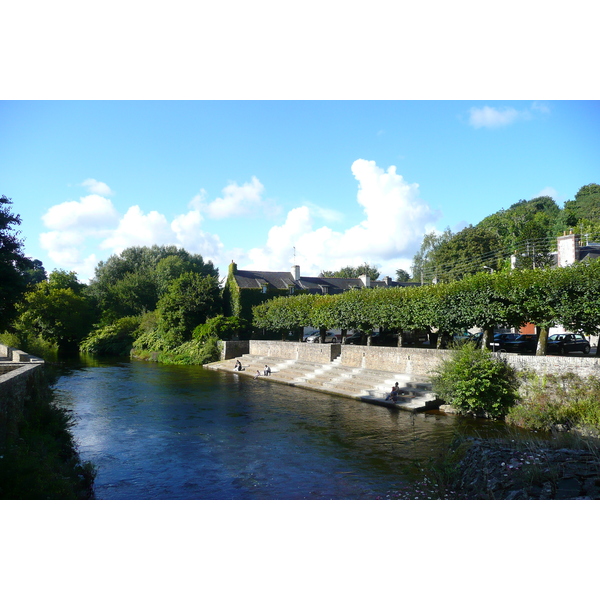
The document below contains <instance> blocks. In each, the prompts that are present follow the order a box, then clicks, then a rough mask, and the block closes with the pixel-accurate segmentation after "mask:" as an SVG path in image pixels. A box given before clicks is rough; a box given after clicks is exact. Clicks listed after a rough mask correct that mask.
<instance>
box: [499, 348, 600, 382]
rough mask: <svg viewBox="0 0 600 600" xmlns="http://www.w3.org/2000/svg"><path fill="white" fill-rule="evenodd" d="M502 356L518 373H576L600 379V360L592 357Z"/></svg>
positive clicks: (506, 354) (507, 354)
mask: <svg viewBox="0 0 600 600" xmlns="http://www.w3.org/2000/svg"><path fill="white" fill-rule="evenodd" d="M502 356H503V357H504V358H505V359H506V362H508V364H509V365H512V366H513V367H514V368H515V369H517V370H518V371H524V370H528V371H533V372H534V373H537V374H538V375H545V374H552V375H564V374H565V373H576V374H577V375H579V376H580V377H590V376H592V375H593V376H595V377H600V358H595V357H590V356H556V355H552V354H550V355H548V356H531V355H530V354H509V353H505V354H502Z"/></svg>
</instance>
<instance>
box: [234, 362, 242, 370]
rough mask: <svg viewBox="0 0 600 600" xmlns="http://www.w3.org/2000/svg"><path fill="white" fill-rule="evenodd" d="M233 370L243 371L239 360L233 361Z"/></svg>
mask: <svg viewBox="0 0 600 600" xmlns="http://www.w3.org/2000/svg"><path fill="white" fill-rule="evenodd" d="M233 370H234V371H243V370H244V367H242V363H241V362H240V361H239V360H236V361H235V366H234V367H233Z"/></svg>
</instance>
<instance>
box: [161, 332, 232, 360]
mask: <svg viewBox="0 0 600 600" xmlns="http://www.w3.org/2000/svg"><path fill="white" fill-rule="evenodd" d="M220 357H221V349H220V348H219V341H218V340H217V338H209V339H208V340H206V341H205V342H198V341H196V340H192V341H190V342H184V343H183V344H181V346H178V347H177V348H176V349H174V350H171V351H167V352H161V353H160V354H159V355H158V361H159V362H161V363H163V364H166V365H205V364H207V363H210V362H215V361H218V360H219V359H220Z"/></svg>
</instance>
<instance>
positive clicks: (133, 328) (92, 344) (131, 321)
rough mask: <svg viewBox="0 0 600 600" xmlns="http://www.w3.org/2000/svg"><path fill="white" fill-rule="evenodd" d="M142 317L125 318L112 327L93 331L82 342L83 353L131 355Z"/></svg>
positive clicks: (108, 326)
mask: <svg viewBox="0 0 600 600" xmlns="http://www.w3.org/2000/svg"><path fill="white" fill-rule="evenodd" d="M140 322H141V317H123V318H122V319H118V320H117V321H115V322H114V323H111V324H110V325H106V326H104V327H101V328H99V329H96V330H95V331H92V332H91V333H90V334H89V335H88V336H87V337H86V338H85V339H84V340H83V342H81V344H80V346H79V349H80V350H81V352H89V353H90V354H102V355H105V356H123V355H126V354H129V352H130V350H131V347H132V345H133V341H134V339H135V338H136V335H137V332H138V328H139V326H140Z"/></svg>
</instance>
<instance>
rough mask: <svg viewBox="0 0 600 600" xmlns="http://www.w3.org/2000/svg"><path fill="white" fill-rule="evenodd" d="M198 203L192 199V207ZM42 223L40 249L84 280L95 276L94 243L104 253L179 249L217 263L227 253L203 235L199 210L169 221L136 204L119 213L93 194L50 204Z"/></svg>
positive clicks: (214, 237) (216, 239) (211, 237)
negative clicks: (148, 248)
mask: <svg viewBox="0 0 600 600" xmlns="http://www.w3.org/2000/svg"><path fill="white" fill-rule="evenodd" d="M194 205H195V202H194V200H192V202H190V206H194ZM42 220H43V222H44V225H45V226H46V227H48V228H49V229H50V231H47V232H44V233H42V234H40V245H41V246H42V248H43V249H44V250H46V251H47V253H48V256H49V258H50V259H51V260H52V261H53V262H54V263H56V264H57V265H59V266H60V268H66V269H69V270H73V271H76V272H77V273H78V276H79V278H80V279H81V280H86V279H89V278H90V277H92V276H93V273H94V267H95V266H96V264H97V262H98V259H97V254H96V252H91V251H88V252H90V253H86V248H88V247H90V246H92V245H94V244H95V246H96V250H101V251H102V250H103V251H105V252H103V254H105V253H106V251H108V252H110V253H111V254H113V253H115V254H118V253H120V252H122V251H123V250H124V249H125V248H128V247H130V246H151V245H154V244H157V245H176V246H179V247H184V248H186V250H188V251H189V252H193V253H200V254H202V256H203V257H204V258H205V260H212V261H213V262H215V263H216V262H217V261H218V260H220V258H221V252H222V249H223V244H222V243H221V241H220V239H219V237H218V236H217V235H213V234H210V233H207V232H204V231H202V229H201V225H202V220H203V217H202V215H201V213H200V211H199V210H190V211H189V212H188V213H187V214H182V215H178V216H176V217H175V218H174V219H173V220H172V221H171V222H169V221H168V219H167V218H166V216H165V215H163V214H161V213H159V212H157V211H150V212H149V213H145V212H144V211H143V210H142V209H141V208H140V207H139V206H137V205H136V206H131V207H130V208H129V209H128V210H127V211H126V213H125V214H124V215H121V214H120V213H119V212H118V211H117V210H116V208H115V207H114V206H113V204H112V202H111V201H110V200H108V199H106V198H103V197H102V196H98V195H95V194H93V195H90V196H85V197H84V198H80V200H79V201H77V202H63V203H61V204H57V205H55V206H52V207H51V208H50V209H49V210H48V211H47V212H46V214H44V215H43V217H42Z"/></svg>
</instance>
